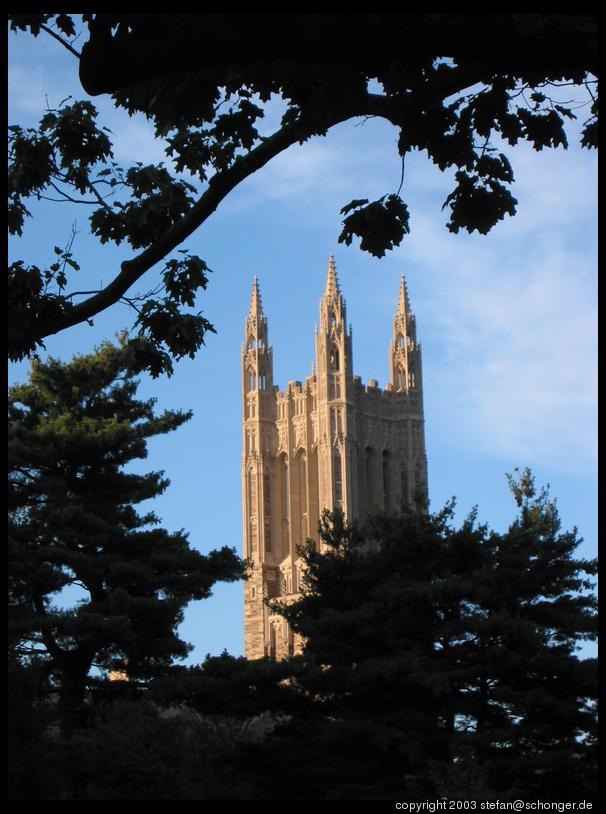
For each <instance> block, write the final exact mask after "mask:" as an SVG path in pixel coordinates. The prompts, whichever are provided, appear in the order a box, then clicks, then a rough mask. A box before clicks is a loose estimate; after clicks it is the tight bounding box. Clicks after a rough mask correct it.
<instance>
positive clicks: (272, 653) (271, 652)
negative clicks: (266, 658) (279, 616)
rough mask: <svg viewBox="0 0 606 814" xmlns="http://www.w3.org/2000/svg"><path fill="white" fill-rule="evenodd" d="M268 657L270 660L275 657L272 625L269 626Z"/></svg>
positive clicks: (274, 632)
mask: <svg viewBox="0 0 606 814" xmlns="http://www.w3.org/2000/svg"><path fill="white" fill-rule="evenodd" d="M269 655H270V656H271V658H272V659H275V657H276V629H275V627H274V626H273V625H270V626H269Z"/></svg>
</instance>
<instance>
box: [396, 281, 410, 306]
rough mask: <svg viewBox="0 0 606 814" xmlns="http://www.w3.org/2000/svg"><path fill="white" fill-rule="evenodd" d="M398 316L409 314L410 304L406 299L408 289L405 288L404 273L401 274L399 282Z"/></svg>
mask: <svg viewBox="0 0 606 814" xmlns="http://www.w3.org/2000/svg"><path fill="white" fill-rule="evenodd" d="M396 313H398V314H403V315H406V314H410V302H409V299H408V288H407V287H406V278H405V277H404V273H402V278H401V280H400V293H399V296H398V310H397V312H396Z"/></svg>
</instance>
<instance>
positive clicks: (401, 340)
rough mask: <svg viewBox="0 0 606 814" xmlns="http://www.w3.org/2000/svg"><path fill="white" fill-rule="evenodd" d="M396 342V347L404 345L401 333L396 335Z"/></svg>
mask: <svg viewBox="0 0 606 814" xmlns="http://www.w3.org/2000/svg"><path fill="white" fill-rule="evenodd" d="M397 344H398V347H400V348H403V347H404V344H405V342H404V337H403V336H402V334H400V335H399V336H398V342H397Z"/></svg>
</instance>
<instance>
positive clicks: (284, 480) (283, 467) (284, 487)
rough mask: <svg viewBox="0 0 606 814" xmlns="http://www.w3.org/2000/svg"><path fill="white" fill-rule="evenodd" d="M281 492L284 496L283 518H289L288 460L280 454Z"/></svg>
mask: <svg viewBox="0 0 606 814" xmlns="http://www.w3.org/2000/svg"><path fill="white" fill-rule="evenodd" d="M279 466H280V494H281V497H282V519H283V520H288V461H287V460H286V455H280V464H279Z"/></svg>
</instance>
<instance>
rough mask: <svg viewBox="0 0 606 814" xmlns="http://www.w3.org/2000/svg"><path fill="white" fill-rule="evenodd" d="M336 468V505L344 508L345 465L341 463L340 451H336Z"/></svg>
mask: <svg viewBox="0 0 606 814" xmlns="http://www.w3.org/2000/svg"><path fill="white" fill-rule="evenodd" d="M334 467H335V504H336V505H339V506H340V507H341V508H342V507H343V465H342V461H341V452H340V450H339V449H335V451H334Z"/></svg>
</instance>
